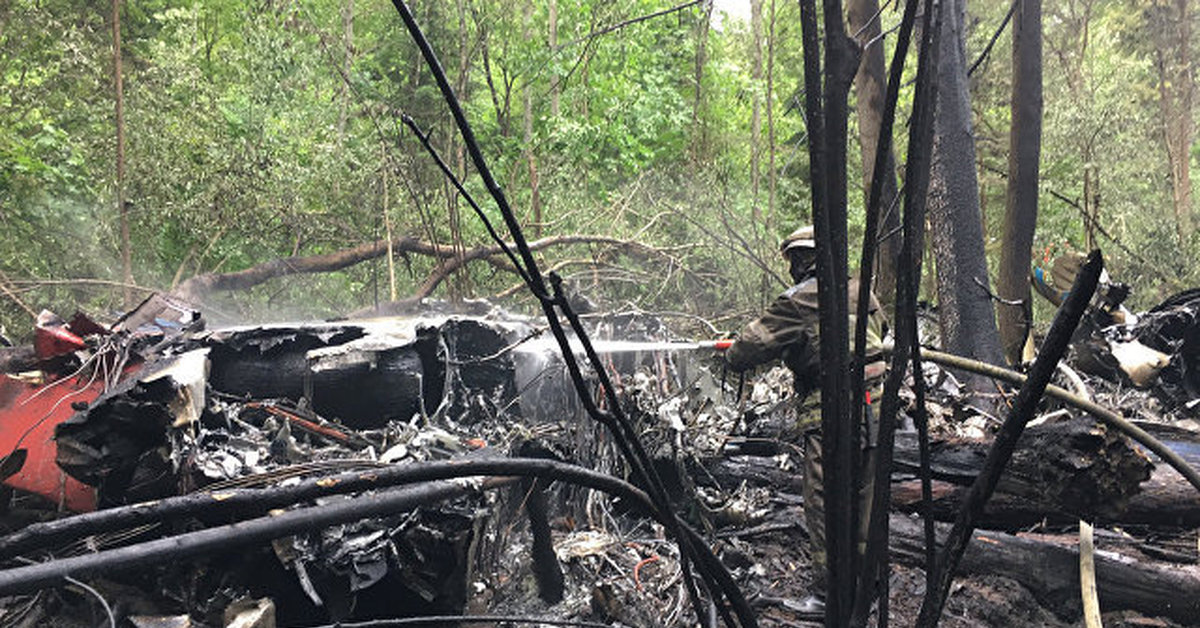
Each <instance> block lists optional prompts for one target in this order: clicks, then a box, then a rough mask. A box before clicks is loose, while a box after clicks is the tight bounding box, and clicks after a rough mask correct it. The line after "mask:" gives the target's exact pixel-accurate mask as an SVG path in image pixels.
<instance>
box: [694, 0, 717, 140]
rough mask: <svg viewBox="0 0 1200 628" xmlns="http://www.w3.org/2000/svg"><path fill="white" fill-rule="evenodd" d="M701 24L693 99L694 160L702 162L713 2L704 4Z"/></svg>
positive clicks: (697, 29)
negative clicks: (705, 92)
mask: <svg viewBox="0 0 1200 628" xmlns="http://www.w3.org/2000/svg"><path fill="white" fill-rule="evenodd" d="M703 7H704V10H703V11H701V12H700V17H699V23H698V24H697V25H696V62H695V69H694V71H693V74H692V81H693V83H695V92H694V95H693V97H692V159H693V160H695V161H700V160H701V159H703V158H704V157H705V156H706V154H707V152H708V149H707V145H708V140H707V137H706V135H707V134H706V131H705V127H704V123H703V116H702V115H701V109H703V107H704V66H705V65H706V64H707V63H708V27H709V23H710V22H711V21H712V9H713V3H712V2H705V3H704V4H703Z"/></svg>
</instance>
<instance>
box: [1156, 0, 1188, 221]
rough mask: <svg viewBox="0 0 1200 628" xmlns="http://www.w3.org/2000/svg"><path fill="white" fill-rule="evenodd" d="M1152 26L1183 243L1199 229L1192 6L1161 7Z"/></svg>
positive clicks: (1182, 1)
mask: <svg viewBox="0 0 1200 628" xmlns="http://www.w3.org/2000/svg"><path fill="white" fill-rule="evenodd" d="M1150 10H1151V11H1154V12H1155V15H1154V16H1153V17H1154V18H1155V19H1152V20H1151V21H1150V23H1149V25H1150V29H1151V31H1153V33H1152V35H1151V37H1152V39H1153V40H1154V44H1155V51H1154V52H1155V65H1156V66H1157V69H1158V79H1159V80H1158V90H1159V107H1160V110H1161V112H1162V128H1163V142H1164V145H1165V147H1166V150H1167V160H1168V162H1169V165H1170V168H1171V201H1172V204H1173V206H1174V209H1175V228H1176V231H1177V233H1178V235H1179V239H1180V242H1186V241H1187V240H1188V239H1189V238H1190V237H1191V234H1192V231H1193V229H1194V226H1193V219H1192V178H1191V167H1190V166H1191V164H1190V161H1191V149H1192V141H1193V139H1194V137H1195V125H1194V123H1193V122H1192V115H1193V109H1194V106H1193V105H1194V102H1193V101H1194V100H1195V91H1196V81H1195V76H1194V74H1193V72H1192V60H1191V37H1192V28H1191V19H1192V17H1191V11H1190V7H1189V6H1188V0H1174V1H1173V2H1172V3H1171V4H1170V5H1159V4H1156V5H1155V6H1154V7H1152V8H1151V9H1150Z"/></svg>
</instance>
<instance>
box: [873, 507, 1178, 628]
mask: <svg viewBox="0 0 1200 628" xmlns="http://www.w3.org/2000/svg"><path fill="white" fill-rule="evenodd" d="M890 525H891V543H890V544H889V548H890V550H891V553H892V556H893V557H894V558H895V559H896V561H897V562H899V563H901V564H905V565H910V566H914V567H921V566H923V565H924V561H925V543H924V532H923V531H922V529H921V525H920V523H919V522H918V521H917V520H915V519H913V518H911V517H909V516H908V515H902V514H893V515H892V517H891V523H890ZM948 529H949V526H947V525H941V524H939V526H938V538H939V541H938V542H939V544H940V543H941V542H943V540H944V539H945V535H946V531H947V530H948ZM958 573H961V574H970V575H994V576H1004V577H1006V578H1011V579H1013V580H1016V581H1017V582H1020V583H1021V584H1022V585H1024V586H1025V587H1026V588H1028V589H1029V590H1030V591H1031V592H1033V594H1034V595H1035V596H1036V597H1037V598H1038V601H1039V602H1041V603H1042V604H1044V605H1046V606H1047V607H1049V608H1050V609H1052V610H1054V611H1055V612H1056V613H1057V614H1059V615H1061V616H1067V617H1074V616H1078V614H1079V550H1078V548H1076V547H1073V546H1069V545H1060V544H1057V543H1051V542H1045V541H1041V540H1037V539H1033V538H1026V537H1022V536H1013V535H1011V534H1005V533H1003V532H992V531H987V530H976V531H975V532H974V533H973V535H972V537H971V543H970V544H969V545H968V546H967V551H966V554H964V555H963V558H962V561H961V562H960V563H959V565H958ZM1096 579H1097V588H1098V589H1099V594H1100V604H1101V606H1102V607H1103V608H1104V609H1105V610H1123V609H1130V610H1136V611H1139V612H1142V613H1146V614H1147V615H1152V616H1165V617H1169V618H1171V619H1174V620H1176V621H1179V622H1182V623H1184V624H1185V625H1193V624H1194V623H1195V622H1196V618H1197V617H1200V567H1197V566H1194V565H1188V566H1183V565H1173V564H1172V565H1165V564H1160V563H1155V562H1151V561H1135V560H1133V559H1132V558H1129V557H1126V556H1122V555H1119V554H1116V553H1113V552H1103V551H1098V552H1096Z"/></svg>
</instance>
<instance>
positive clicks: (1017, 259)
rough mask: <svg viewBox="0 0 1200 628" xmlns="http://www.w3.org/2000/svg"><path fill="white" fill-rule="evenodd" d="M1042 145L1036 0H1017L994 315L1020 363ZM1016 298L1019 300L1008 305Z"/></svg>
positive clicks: (1029, 310) (1029, 311) (1028, 314)
mask: <svg viewBox="0 0 1200 628" xmlns="http://www.w3.org/2000/svg"><path fill="white" fill-rule="evenodd" d="M1041 149H1042V0H1018V2H1017V9H1016V15H1014V20H1013V83H1012V124H1011V127H1010V130H1009V151H1008V192H1007V195H1006V197H1005V210H1004V240H1003V241H1004V246H1003V247H1002V248H1001V249H1000V272H999V277H998V279H997V280H996V292H997V294H999V295H1000V298H1002V299H1004V300H1005V301H1007V303H1002V304H1001V305H1000V306H999V308H1000V309H999V313H998V316H997V319H998V321H999V325H1000V338H1001V341H1002V343H1003V346H1004V357H1005V358H1006V359H1007V360H1008V362H1009V364H1018V363H1020V362H1021V358H1022V350H1023V348H1024V346H1025V342H1026V338H1028V336H1029V333H1030V324H1031V323H1032V317H1033V303H1032V302H1031V298H1030V296H1031V295H1030V290H1029V262H1030V255H1031V254H1032V250H1033V233H1034V230H1035V229H1036V227H1037V213H1038V165H1039V163H1040V157H1041ZM1014 302H1019V303H1020V305H1013V303H1014Z"/></svg>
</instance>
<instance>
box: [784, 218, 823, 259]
mask: <svg viewBox="0 0 1200 628" xmlns="http://www.w3.org/2000/svg"><path fill="white" fill-rule="evenodd" d="M815 248H817V234H816V230H814V229H813V226H812V225H805V226H803V227H800V228H799V229H797V230H795V231H793V232H791V233H789V234H788V236H787V237H786V238H784V239H783V242H780V243H779V252H780V253H783V254H784V255H786V254H787V253H788V251H791V250H793V249H815Z"/></svg>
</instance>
